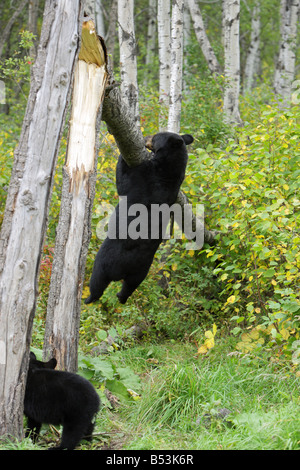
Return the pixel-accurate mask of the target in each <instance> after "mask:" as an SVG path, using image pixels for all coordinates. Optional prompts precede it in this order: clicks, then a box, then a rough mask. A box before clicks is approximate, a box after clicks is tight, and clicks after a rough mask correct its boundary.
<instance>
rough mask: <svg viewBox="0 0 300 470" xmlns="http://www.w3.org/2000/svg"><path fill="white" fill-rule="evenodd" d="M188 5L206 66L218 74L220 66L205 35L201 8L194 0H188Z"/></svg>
mask: <svg viewBox="0 0 300 470" xmlns="http://www.w3.org/2000/svg"><path fill="white" fill-rule="evenodd" d="M188 6H189V9H190V12H191V17H192V20H193V25H194V30H195V34H196V38H197V40H198V43H199V45H200V47H201V50H202V53H203V55H204V57H205V59H206V62H207V65H208V68H209V70H210V71H211V73H212V74H214V75H218V74H220V73H221V71H222V70H221V66H220V64H219V62H218V59H217V58H216V56H215V53H214V51H213V48H212V47H211V44H210V42H209V39H208V37H207V35H206V32H205V27H204V23H203V18H202V14H201V10H200V8H199V6H198V5H197V2H196V0H188Z"/></svg>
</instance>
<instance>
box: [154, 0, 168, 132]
mask: <svg viewBox="0 0 300 470" xmlns="http://www.w3.org/2000/svg"><path fill="white" fill-rule="evenodd" d="M157 29H158V57H159V102H160V116H159V129H160V131H164V130H166V129H167V114H168V112H169V104H170V64H171V36H170V35H171V7H170V0H158V2H157Z"/></svg>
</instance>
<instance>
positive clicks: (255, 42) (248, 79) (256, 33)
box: [244, 0, 260, 93]
mask: <svg viewBox="0 0 300 470" xmlns="http://www.w3.org/2000/svg"><path fill="white" fill-rule="evenodd" d="M259 46H260V0H258V1H257V2H256V3H255V5H254V7H253V11H252V20H251V39H250V47H249V50H248V52H247V58H246V65H245V79H244V93H245V92H248V91H251V90H252V88H253V83H254V79H255V73H256V71H257V64H258V60H259Z"/></svg>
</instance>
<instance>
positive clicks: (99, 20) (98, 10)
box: [95, 0, 105, 38]
mask: <svg viewBox="0 0 300 470" xmlns="http://www.w3.org/2000/svg"><path fill="white" fill-rule="evenodd" d="M95 23H96V31H97V34H99V36H101V37H102V38H105V25H104V16H103V6H102V0H95Z"/></svg>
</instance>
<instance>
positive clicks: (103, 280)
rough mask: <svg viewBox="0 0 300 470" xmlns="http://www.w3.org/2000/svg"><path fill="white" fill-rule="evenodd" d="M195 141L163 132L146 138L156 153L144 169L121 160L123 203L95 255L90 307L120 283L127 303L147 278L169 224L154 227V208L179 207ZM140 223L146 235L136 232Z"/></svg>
mask: <svg viewBox="0 0 300 470" xmlns="http://www.w3.org/2000/svg"><path fill="white" fill-rule="evenodd" d="M193 140H194V139H193V137H192V136H191V135H189V134H185V135H178V134H174V133H172V132H160V133H158V134H155V135H154V136H152V137H146V139H145V145H146V147H147V148H149V149H150V150H152V153H151V155H150V158H149V159H147V160H145V161H143V162H142V163H141V164H140V165H138V166H136V167H129V166H128V165H127V164H126V162H125V161H124V159H123V158H122V156H121V155H120V156H119V160H118V164H117V171H116V183H117V190H118V194H119V196H120V202H119V204H118V205H117V207H116V209H115V211H114V213H113V215H112V217H111V219H110V221H109V226H108V236H107V238H106V239H105V240H104V242H103V243H102V245H101V247H100V250H99V251H98V253H97V255H96V258H95V262H94V267H93V272H92V276H91V279H90V296H89V297H88V298H87V299H86V300H85V303H86V304H89V303H91V302H94V301H95V300H98V299H99V298H100V297H101V296H102V294H103V292H104V290H105V289H106V287H107V286H108V285H109V284H110V282H111V281H120V280H123V285H122V289H121V291H120V292H119V293H118V294H117V296H118V299H119V301H120V302H121V303H123V304H124V303H125V302H126V301H127V299H128V297H129V296H130V295H131V294H132V293H133V292H134V290H135V289H136V288H137V287H138V286H139V285H140V284H141V282H142V281H143V280H144V279H145V277H146V276H147V274H148V271H149V269H150V266H151V264H152V261H153V258H154V255H155V252H156V250H157V248H158V247H159V245H160V243H161V241H162V239H163V237H164V234H165V230H166V226H167V223H168V220H169V219H168V220H166V219H164V220H163V221H162V220H161V216H159V217H156V218H155V222H154V221H153V220H154V217H153V212H152V208H155V207H157V206H162V205H167V206H168V207H170V206H172V205H173V204H174V203H175V201H176V199H177V195H178V192H179V188H180V185H181V183H182V181H183V179H184V176H185V169H186V165H187V160H188V155H187V150H186V145H189V144H191V143H192V142H193ZM142 209H145V210H146V212H147V214H146V216H145V212H144V211H143V210H142ZM136 212H139V214H140V216H139V217H136ZM142 212H143V214H142V215H143V218H141V213H142ZM141 224H142V225H143V227H142V230H140V231H139V232H137V229H138V227H139V228H141ZM132 228H133V229H135V230H133V231H131V230H130V229H132Z"/></svg>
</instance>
